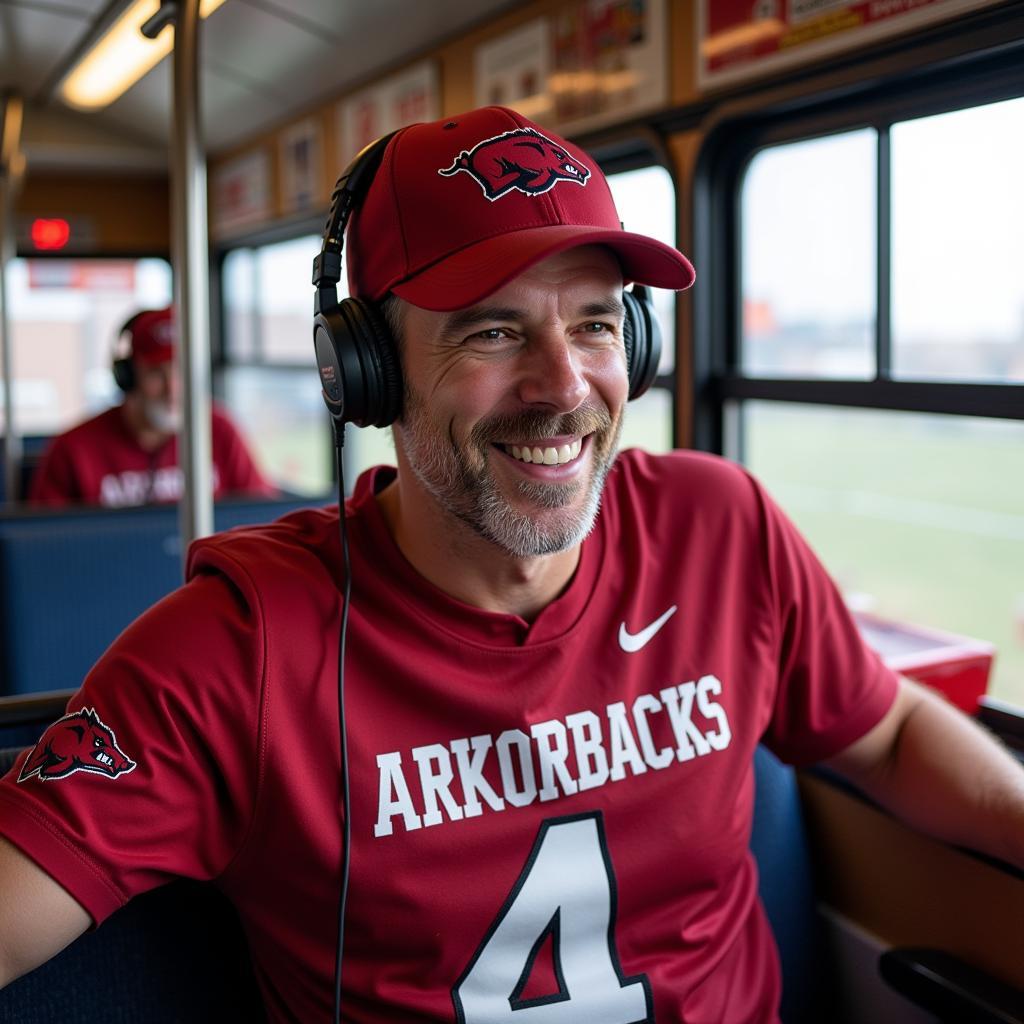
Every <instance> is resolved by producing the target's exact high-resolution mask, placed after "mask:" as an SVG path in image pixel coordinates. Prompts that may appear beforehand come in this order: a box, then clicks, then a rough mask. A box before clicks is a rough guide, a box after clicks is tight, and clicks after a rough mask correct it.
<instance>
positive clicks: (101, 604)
mask: <svg viewBox="0 0 1024 1024" xmlns="http://www.w3.org/2000/svg"><path fill="white" fill-rule="evenodd" d="M308 503H309V502H308V500H303V499H298V498H288V499H282V500H279V501H255V500H247V501H232V502H224V503H222V504H219V505H218V506H217V508H216V512H215V525H216V527H217V529H218V530H225V529H228V528H230V527H233V526H240V525H245V524H250V523H259V522H269V521H271V520H273V519H276V518H277V517H278V516H281V515H283V514H284V513H286V512H289V511H291V510H293V509H295V508H298V507H301V506H302V505H303V504H308ZM177 515H178V510H177V507H176V506H150V507H146V508H138V509H124V510H118V511H110V510H99V509H88V510H72V511H62V512H33V513H23V514H19V515H8V516H3V517H0V694H19V693H34V692H39V691H47V690H61V689H66V688H76V687H77V686H78V685H79V683H80V682H81V681H82V678H83V677H84V676H85V674H86V672H88V670H89V669H90V668H91V667H92V665H93V664H94V662H95V661H96V659H97V658H98V657H99V656H100V655H101V654H102V653H103V651H104V650H106V648H107V647H108V646H109V644H110V643H111V641H113V640H114V638H115V637H116V636H117V635H118V633H120V632H121V630H123V629H124V628H125V627H126V626H127V625H128V624H129V623H130V622H131V621H132V620H133V619H135V618H136V617H137V616H138V615H139V614H140V613H141V612H143V611H145V609H146V608H148V607H149V606H150V605H152V604H154V603H155V602H156V601H158V600H159V599H160V598H161V597H163V596H164V595H165V594H168V593H170V591H171V590H173V589H174V588H175V587H176V586H178V585H179V584H180V583H181V572H182V569H181V565H182V562H181V543H180V540H179V536H178V522H177Z"/></svg>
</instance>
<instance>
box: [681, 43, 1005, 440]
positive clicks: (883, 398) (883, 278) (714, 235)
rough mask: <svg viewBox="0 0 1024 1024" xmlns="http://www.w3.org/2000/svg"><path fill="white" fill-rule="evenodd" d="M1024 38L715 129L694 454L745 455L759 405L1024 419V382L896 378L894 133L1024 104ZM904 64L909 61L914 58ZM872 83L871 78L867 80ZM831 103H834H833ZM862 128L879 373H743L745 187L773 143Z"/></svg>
mask: <svg viewBox="0 0 1024 1024" xmlns="http://www.w3.org/2000/svg"><path fill="white" fill-rule="evenodd" d="M1022 51H1024V40H1021V39H1018V40H1017V41H1016V44H1015V45H1011V46H1008V47H1005V48H1004V49H1002V50H997V51H996V52H994V53H986V54H983V55H982V56H977V57H973V58H958V59H954V57H952V56H950V57H948V58H947V59H946V60H945V61H942V62H940V64H939V66H937V67H933V68H931V69H929V70H928V71H924V72H922V71H920V70H917V69H913V68H909V69H905V70H904V71H903V72H902V73H900V74H898V75H897V74H890V75H889V76H884V75H881V76H867V81H868V82H869V83H870V84H869V85H867V86H862V87H860V88H858V89H854V88H853V87H852V86H849V85H848V86H847V87H845V88H842V87H839V86H838V85H836V84H835V83H833V87H832V88H831V89H829V88H827V87H826V86H825V84H824V83H822V82H821V81H818V82H815V83H813V84H812V86H811V87H810V89H809V90H808V89H807V87H806V86H805V85H803V84H802V85H801V87H800V88H799V89H798V90H797V89H794V88H782V89H779V90H776V91H774V92H772V91H768V92H767V93H766V94H765V95H763V96H761V97H759V98H756V99H749V100H746V101H743V100H740V101H737V102H734V103H731V104H726V105H725V106H724V108H723V109H721V110H720V111H718V112H717V113H716V114H714V115H713V116H712V123H711V124H709V125H706V135H705V141H704V144H703V146H702V149H701V153H700V156H699V157H698V164H697V172H696V175H695V180H694V256H695V262H696V264H697V266H698V267H699V268H701V277H702V280H703V282H704V286H703V288H701V289H699V290H698V292H697V293H696V294H695V296H694V334H693V336H694V351H693V355H692V359H693V373H694V381H695V384H696V394H695V401H694V414H693V417H694V418H693V424H692V436H693V441H694V447H696V448H699V449H704V450H708V451H714V452H718V453H724V454H728V455H730V456H731V457H734V458H742V454H743V453H742V450H741V448H742V446H741V441H740V432H739V431H737V430H735V429H734V428H733V424H734V423H735V418H736V415H737V412H738V410H739V408H740V406H741V404H742V403H743V402H744V401H746V400H750V399H764V400H771V401H781V402H797V403H805V404H812V405H832V406H846V407H852V408H865V409H887V410H894V411H905V412H922V413H940V414H949V415H961V416H977V417H983V418H995V419H1009V420H1020V419H1024V385H1020V384H1009V383H1005V384H1003V383H959V382H953V383H951V382H948V381H926V380H907V379H900V380H894V379H892V377H891V375H890V370H891V355H892V350H891V331H890V316H891V294H890V288H889V272H890V258H889V254H890V248H889V240H890V231H891V208H890V190H889V185H890V183H889V134H888V133H889V130H890V128H891V126H892V125H893V124H894V123H896V122H899V121H904V120H911V119H914V118H919V117H927V116H930V115H933V114H941V113H947V112H950V111H955V110H961V109H967V108H970V107H974V106H979V105H982V104H986V103H993V102H998V101H1000V100H1006V99H1014V98H1018V97H1021V96H1024V71H1022V64H1021V55H1022ZM904 63H907V62H906V61H905V62H904ZM862 75H863V71H862ZM822 95H824V96H825V97H826V98H825V99H822V98H821V96H822ZM858 128H873V129H874V130H875V131H876V132H877V133H878V153H877V161H876V168H875V178H876V188H877V196H878V203H877V209H876V218H877V223H876V256H877V260H876V264H877V270H876V283H875V293H876V296H877V302H878V308H877V311H876V317H877V321H876V329H875V346H874V350H875V356H876V372H875V376H874V377H873V378H872V379H869V380H835V379H813V378H781V379H780V378H772V377H762V376H754V375H751V374H745V373H743V372H742V370H741V363H740V348H741V344H742V280H741V230H742V214H741V190H742V186H743V182H744V178H745V176H746V172H747V169H748V168H749V166H750V163H751V161H752V160H753V159H754V157H755V156H756V155H757V154H758V153H759V152H761V151H763V150H764V149H767V148H769V147H771V146H774V145H780V144H784V143H793V142H800V141H806V140H810V139H814V138H820V137H822V136H827V135H831V134H838V133H841V132H847V131H851V130H855V129H858Z"/></svg>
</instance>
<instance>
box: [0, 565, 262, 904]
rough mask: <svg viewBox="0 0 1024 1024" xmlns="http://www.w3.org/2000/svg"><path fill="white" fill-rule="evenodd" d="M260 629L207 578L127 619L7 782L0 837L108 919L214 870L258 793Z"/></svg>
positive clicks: (237, 841) (234, 596) (229, 591)
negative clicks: (137, 899) (153, 892)
mask: <svg viewBox="0 0 1024 1024" xmlns="http://www.w3.org/2000/svg"><path fill="white" fill-rule="evenodd" d="M262 635H263V630H262V626H261V623H260V621H259V617H258V615H256V614H254V613H253V612H252V611H251V610H250V608H249V606H248V604H247V602H246V601H245V600H244V599H243V598H242V596H241V594H240V593H239V591H237V590H236V589H235V588H234V587H233V586H232V585H231V584H230V583H229V582H227V580H226V579H224V578H223V577H219V576H211V575H207V576H202V577H199V578H197V579H195V580H193V581H192V582H191V583H189V584H188V585H187V586H185V587H183V588H181V589H180V590H178V591H176V592H175V593H174V594H172V595H170V596H169V597H167V598H165V599H164V600H163V601H161V602H160V603H159V604H157V605H156V606H154V608H152V609H150V611H148V612H147V613H146V614H145V615H144V616H142V617H141V618H140V619H139V620H137V621H136V622H135V623H134V624H133V625H132V626H130V627H129V628H128V629H127V630H126V631H125V632H124V633H123V634H122V635H121V636H120V637H119V638H118V640H117V641H115V643H114V645H113V646H112V647H111V648H110V649H109V650H108V651H107V653H106V654H105V655H104V656H103V657H102V658H101V659H100V661H99V662H98V663H97V664H96V666H95V667H94V668H93V670H92V671H91V672H90V673H89V675H88V676H87V678H86V680H85V682H84V684H83V685H82V688H81V689H80V690H79V691H78V693H76V694H75V696H74V697H73V698H72V699H71V701H70V702H69V704H68V709H67V711H68V713H67V714H66V715H65V716H64V718H62V719H61V720H60V721H59V722H57V723H54V725H52V726H50V727H49V729H47V731H46V732H45V733H44V735H43V737H42V738H41V739H40V741H39V743H37V744H36V746H35V747H34V748H32V749H31V750H30V751H27V752H26V753H25V754H22V755H21V756H20V757H19V758H18V760H17V761H16V762H15V764H14V766H13V768H12V769H11V771H10V772H9V773H8V774H7V776H6V777H5V778H4V779H3V780H2V781H0V833H2V834H3V835H4V836H6V837H7V838H8V839H9V840H10V841H11V842H13V843H14V844H15V845H16V846H18V847H19V848H20V849H21V850H22V851H23V852H24V853H25V854H26V855H28V856H29V857H30V858H31V859H32V860H34V861H35V862H36V863H37V864H39V866H40V867H42V868H43V869H44V870H45V871H46V872H47V873H48V874H49V875H51V877H53V878H54V879H55V880H56V881H57V882H59V883H60V884H61V885H62V886H63V887H64V888H65V889H67V890H68V892H70V893H71V895H72V896H74V897H75V899H77V900H78V902H79V903H81V904H82V906H83V907H84V908H85V909H86V910H87V911H88V913H89V914H90V915H91V916H92V918H93V920H94V922H95V923H97V924H98V923H100V922H101V921H102V920H103V919H104V918H106V917H107V916H108V915H109V914H111V913H112V912H113V911H114V910H116V909H117V908H118V907H120V906H121V905H122V904H124V903H125V902H127V901H128V900H129V899H130V898H131V897H132V896H134V895H136V894H138V893H140V892H143V891H145V890H147V889H151V888H154V887H156V886H157V885H160V884H162V883H163V882H165V881H168V880H170V879H171V878H174V877H178V876H184V877H190V878H198V879H212V878H216V877H217V876H218V875H220V874H221V873H222V872H223V871H224V870H225V869H226V867H227V866H228V865H229V864H230V863H231V861H232V859H233V858H234V856H235V855H236V853H237V852H238V850H239V848H240V847H241V845H242V844H243V842H244V838H245V836H246V833H247V829H248V827H249V825H250V822H251V819H252V816H253V810H254V806H255V801H256V796H257V792H256V791H257V780H258V778H259V774H260V773H259V763H258V751H259V750H260V745H259V744H260V738H261V735H262V733H261V721H262V718H261V701H262V697H261V695H262V692H263V680H262V676H263V662H264V657H263V640H262Z"/></svg>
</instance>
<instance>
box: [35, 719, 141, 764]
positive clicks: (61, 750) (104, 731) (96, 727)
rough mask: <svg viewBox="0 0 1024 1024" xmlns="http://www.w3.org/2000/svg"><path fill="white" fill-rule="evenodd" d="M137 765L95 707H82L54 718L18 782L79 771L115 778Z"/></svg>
mask: <svg viewBox="0 0 1024 1024" xmlns="http://www.w3.org/2000/svg"><path fill="white" fill-rule="evenodd" d="M135 765H136V762H135V761H132V760H131V759H130V758H129V757H127V756H126V755H125V753H124V751H123V750H122V749H121V748H120V747H119V746H118V745H117V737H115V736H114V730H113V729H111V728H110V726H108V725H106V723H104V722H102V721H101V720H100V717H99V715H97V714H96V710H95V708H82V710H81V711H75V712H73V713H72V714H70V715H65V716H64V717H63V718H61V719H59V720H58V721H56V722H54V723H53V725H51V726H50V727H49V728H48V729H47V730H46V732H44V733H43V735H42V736H41V737H40V739H39V742H38V743H37V744H36V745H35V746H34V747H33V748H32V752H31V753H30V754H29V756H28V757H27V758H26V760H25V763H24V765H22V768H21V773H20V774H19V775H18V782H25V781H26V780H27V779H30V778H31V777H32V776H33V775H36V776H38V777H39V778H40V779H43V780H45V781H52V780H54V779H65V778H67V777H68V776H69V775H73V774H74V773H75V772H95V773H96V774H99V775H106V776H107V777H108V778H111V779H114V778H117V776H119V775H126V774H127V773H128V772H130V771H132V770H133V769H134V768H135Z"/></svg>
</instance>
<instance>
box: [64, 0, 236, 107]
mask: <svg viewBox="0 0 1024 1024" xmlns="http://www.w3.org/2000/svg"><path fill="white" fill-rule="evenodd" d="M222 3H224V0H201V2H200V4H199V17H201V18H205V17H207V16H209V15H210V14H212V13H213V12H214V11H215V10H216V9H217V8H218V7H220V5H221V4H222ZM159 10H160V0H135V2H134V3H132V4H130V5H129V6H128V7H127V8H126V9H125V10H124V11H123V12H122V13H121V15H120V16H119V17H118V18H117V20H116V21H114V22H113V24H111V26H110V28H108V29H107V31H106V32H104V33H103V35H102V36H100V38H99V39H97V40H96V42H95V43H94V44H93V45H92V46H91V47H90V48H89V49H88V50H87V51H86V52H85V54H83V56H82V58H81V60H79V61H78V63H77V64H76V65H75V66H74V67H73V68H72V69H71V71H70V72H69V73H68V75H67V77H65V79H64V81H63V83H62V84H61V87H60V94H61V98H62V99H63V100H64V102H65V103H67V104H68V105H69V106H72V107H75V108H77V109H78V110H99V109H100V108H102V107H105V106H107V105H108V104H110V103H113V102H114V100H116V99H117V98H118V96H120V95H121V94H122V93H123V92H125V91H126V90H127V89H129V88H130V87H131V86H133V85H134V84H135V83H136V82H137V81H138V80H139V79H140V78H141V77H142V76H143V75H144V74H146V72H147V71H150V70H151V69H152V68H153V67H154V66H155V65H156V64H158V63H159V62H160V61H161V60H162V59H163V58H164V57H166V56H167V54H169V53H170V52H171V47H172V45H173V44H174V29H173V27H172V26H171V25H169V24H168V25H165V26H164V28H163V29H162V30H161V31H160V33H159V34H158V35H157V37H156V38H155V39H147V38H146V37H145V36H144V35H143V34H142V26H143V25H145V23H146V22H147V21H149V19H150V18H152V17H153V15H154V14H156V13H157V12H158V11H159Z"/></svg>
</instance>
